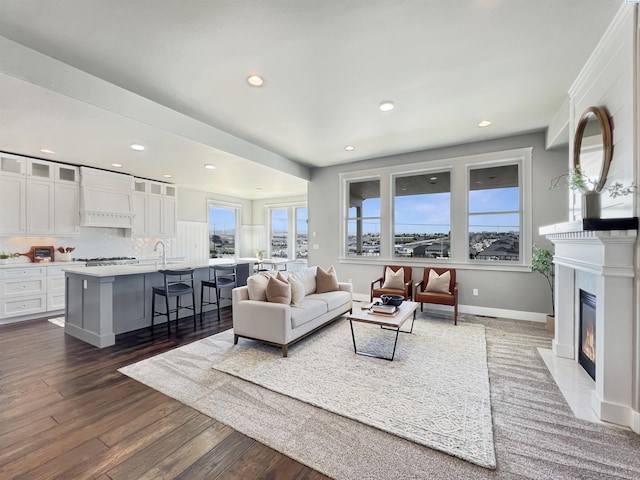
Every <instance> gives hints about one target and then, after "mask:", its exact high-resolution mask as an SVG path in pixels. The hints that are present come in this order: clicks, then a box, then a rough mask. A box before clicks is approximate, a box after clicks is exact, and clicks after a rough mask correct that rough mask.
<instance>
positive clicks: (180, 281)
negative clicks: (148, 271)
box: [151, 268, 196, 333]
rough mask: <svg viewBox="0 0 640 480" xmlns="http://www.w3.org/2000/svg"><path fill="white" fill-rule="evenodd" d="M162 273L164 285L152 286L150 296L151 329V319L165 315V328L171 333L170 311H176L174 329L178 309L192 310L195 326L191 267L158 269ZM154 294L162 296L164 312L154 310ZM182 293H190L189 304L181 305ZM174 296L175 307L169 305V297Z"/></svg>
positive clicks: (194, 299)
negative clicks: (164, 306)
mask: <svg viewBox="0 0 640 480" xmlns="http://www.w3.org/2000/svg"><path fill="white" fill-rule="evenodd" d="M160 273H162V274H163V275H164V285H163V286H162V287H152V290H153V294H152V296H151V330H153V321H154V319H155V317H156V316H162V315H166V316H167V329H168V330H169V333H171V313H173V312H175V313H176V330H178V319H179V317H180V309H187V310H192V311H193V327H194V328H195V327H196V294H195V288H194V283H193V269H191V268H188V269H184V270H160ZM156 295H160V296H162V297H164V300H165V305H166V313H164V312H157V311H156ZM183 295H191V302H192V303H191V306H188V305H187V306H181V305H180V297H182V296H183ZM171 297H176V308H175V309H171V308H170V307H169V298H171Z"/></svg>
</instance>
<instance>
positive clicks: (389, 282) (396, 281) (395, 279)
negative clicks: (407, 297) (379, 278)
mask: <svg viewBox="0 0 640 480" xmlns="http://www.w3.org/2000/svg"><path fill="white" fill-rule="evenodd" d="M382 288H394V289H396V290H403V289H404V267H400V268H399V269H398V271H396V272H394V271H393V270H391V269H390V268H389V267H387V269H386V270H385V272H384V285H382Z"/></svg>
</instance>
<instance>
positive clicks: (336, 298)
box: [306, 290, 351, 311]
mask: <svg viewBox="0 0 640 480" xmlns="http://www.w3.org/2000/svg"><path fill="white" fill-rule="evenodd" d="M306 298H307V299H309V300H314V301H321V302H324V303H325V304H326V305H327V311H329V310H334V309H336V308H338V307H340V306H342V305H344V304H345V303H349V301H350V300H351V294H350V293H349V292H345V291H344V290H337V291H335V292H327V293H314V294H313V295H309V296H308V297H306Z"/></svg>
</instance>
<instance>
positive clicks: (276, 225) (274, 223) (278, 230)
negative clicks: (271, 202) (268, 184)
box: [269, 208, 289, 258]
mask: <svg viewBox="0 0 640 480" xmlns="http://www.w3.org/2000/svg"><path fill="white" fill-rule="evenodd" d="M270 225H271V240H270V250H269V255H270V256H271V257H272V258H273V257H276V258H288V254H287V245H288V242H287V237H288V232H289V217H288V214H287V209H286V208H273V209H271V223H270Z"/></svg>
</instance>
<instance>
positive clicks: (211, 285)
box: [200, 265, 236, 321]
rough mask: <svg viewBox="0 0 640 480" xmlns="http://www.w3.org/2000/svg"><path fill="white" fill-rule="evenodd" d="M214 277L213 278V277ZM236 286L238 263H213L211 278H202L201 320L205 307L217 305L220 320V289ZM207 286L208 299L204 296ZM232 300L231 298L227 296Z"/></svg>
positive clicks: (210, 268)
mask: <svg viewBox="0 0 640 480" xmlns="http://www.w3.org/2000/svg"><path fill="white" fill-rule="evenodd" d="M212 277H213V278H212ZM235 287H236V265H212V266H210V267H209V280H202V288H201V289H200V321H202V318H203V316H204V307H205V306H208V305H215V306H216V307H217V309H218V321H220V301H221V300H224V298H221V297H220V290H221V289H223V288H235ZM205 288H207V289H208V290H207V299H206V300H205V298H204V289H205ZM211 289H213V293H214V294H215V297H216V298H215V301H212V300H211ZM227 300H230V298H227Z"/></svg>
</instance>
